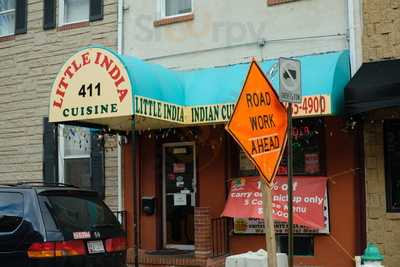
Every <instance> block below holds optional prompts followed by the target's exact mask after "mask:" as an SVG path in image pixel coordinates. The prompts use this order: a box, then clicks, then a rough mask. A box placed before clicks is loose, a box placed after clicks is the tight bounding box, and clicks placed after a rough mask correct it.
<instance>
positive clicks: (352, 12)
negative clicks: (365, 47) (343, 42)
mask: <svg viewBox="0 0 400 267" xmlns="http://www.w3.org/2000/svg"><path fill="white" fill-rule="evenodd" d="M347 15H348V41H349V50H350V65H351V76H352V77H353V76H354V74H355V73H356V72H357V71H358V69H359V68H360V66H361V64H362V40H361V37H362V5H361V0H347Z"/></svg>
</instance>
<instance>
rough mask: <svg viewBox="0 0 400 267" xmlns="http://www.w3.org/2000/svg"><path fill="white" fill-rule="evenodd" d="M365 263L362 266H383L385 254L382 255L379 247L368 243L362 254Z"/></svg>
mask: <svg viewBox="0 0 400 267" xmlns="http://www.w3.org/2000/svg"><path fill="white" fill-rule="evenodd" d="M361 259H362V262H363V264H362V265H361V266H362V267H383V265H382V261H383V256H382V255H381V253H380V251H379V248H378V247H377V246H376V245H374V244H372V243H368V246H367V248H366V249H365V250H364V255H362V256H361Z"/></svg>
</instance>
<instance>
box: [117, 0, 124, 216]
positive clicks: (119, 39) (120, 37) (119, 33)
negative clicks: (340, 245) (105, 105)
mask: <svg viewBox="0 0 400 267" xmlns="http://www.w3.org/2000/svg"><path fill="white" fill-rule="evenodd" d="M117 8H118V19H117V51H118V54H120V55H121V54H122V42H123V15H124V0H118V7H117ZM117 139H118V142H117V143H118V144H117V148H118V149H117V150H118V151H117V154H118V162H117V165H118V166H117V168H118V170H117V172H118V177H117V184H118V202H117V203H118V210H119V211H122V210H123V209H124V205H123V200H122V199H123V189H122V145H123V142H122V138H121V136H120V135H119V134H118V135H117ZM119 220H120V222H121V223H122V217H120V218H119Z"/></svg>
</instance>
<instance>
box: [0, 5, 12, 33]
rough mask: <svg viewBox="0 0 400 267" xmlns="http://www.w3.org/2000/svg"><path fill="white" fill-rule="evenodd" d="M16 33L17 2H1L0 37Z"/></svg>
mask: <svg viewBox="0 0 400 267" xmlns="http://www.w3.org/2000/svg"><path fill="white" fill-rule="evenodd" d="M14 32H15V0H0V36H6V35H12V34H14Z"/></svg>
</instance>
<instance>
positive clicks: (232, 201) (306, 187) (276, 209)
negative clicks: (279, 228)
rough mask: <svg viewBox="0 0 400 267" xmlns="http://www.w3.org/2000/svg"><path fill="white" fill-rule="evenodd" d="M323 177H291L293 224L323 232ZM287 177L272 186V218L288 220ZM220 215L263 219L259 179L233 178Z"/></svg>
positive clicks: (324, 180) (277, 179)
mask: <svg viewBox="0 0 400 267" xmlns="http://www.w3.org/2000/svg"><path fill="white" fill-rule="evenodd" d="M326 182H327V178H326V177H294V182H293V222H294V224H298V225H303V226H307V227H310V228H313V229H323V228H324V227H325V223H324V197H325V193H326ZM287 203H288V199H287V177H276V178H275V183H274V184H273V186H272V217H273V219H274V220H276V221H281V222H287V221H288V206H287ZM221 216H225V217H234V218H260V219H262V218H263V208H262V193H261V189H260V181H259V178H258V177H247V178H238V179H234V180H233V181H232V183H231V189H230V193H229V196H228V199H227V202H226V205H225V209H224V211H223V213H222V215H221Z"/></svg>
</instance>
